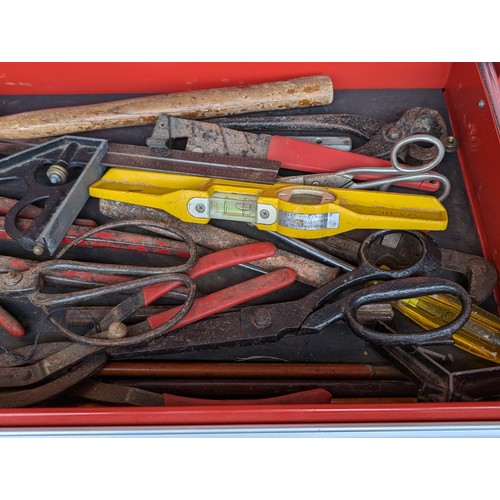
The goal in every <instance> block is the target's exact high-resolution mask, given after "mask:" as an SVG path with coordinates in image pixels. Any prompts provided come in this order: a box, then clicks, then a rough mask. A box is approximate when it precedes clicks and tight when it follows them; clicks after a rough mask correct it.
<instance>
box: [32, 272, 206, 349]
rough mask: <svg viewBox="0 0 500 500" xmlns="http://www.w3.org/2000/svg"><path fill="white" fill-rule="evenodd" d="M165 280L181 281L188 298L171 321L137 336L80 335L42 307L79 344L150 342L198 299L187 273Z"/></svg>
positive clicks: (171, 276) (175, 321) (176, 322)
mask: <svg viewBox="0 0 500 500" xmlns="http://www.w3.org/2000/svg"><path fill="white" fill-rule="evenodd" d="M163 280H164V281H179V282H181V283H183V284H184V285H185V286H186V287H187V289H188V293H187V297H186V300H185V301H184V303H183V304H182V306H181V308H180V309H179V311H178V312H177V313H176V314H175V315H174V316H173V317H172V318H171V319H170V320H169V321H167V322H165V323H164V324H162V325H161V326H159V327H157V328H154V329H152V330H150V331H148V332H146V333H143V334H142V335H137V336H136V337H124V338H121V339H117V340H110V339H101V338H92V337H85V336H83V335H79V334H77V333H75V332H72V331H71V330H69V329H68V328H66V327H65V326H64V325H63V324H61V323H60V322H59V321H57V320H56V319H55V318H54V317H53V316H52V315H51V313H50V311H49V310H48V308H47V307H46V306H45V305H43V306H41V309H42V310H43V312H44V313H45V314H46V315H47V319H48V320H49V321H50V322H51V323H52V325H53V326H54V327H55V328H56V329H57V330H58V331H59V332H60V333H62V334H63V335H64V336H65V337H67V338H69V339H71V340H73V341H74V342H77V343H79V344H86V345H91V346H95V347H102V348H106V347H121V346H130V345H137V344H142V343H143V342H148V341H150V340H153V339H156V338H158V337H160V336H161V335H164V334H165V333H166V332H167V331H168V330H170V329H171V328H173V327H174V326H176V325H177V324H178V323H179V322H180V321H182V320H183V319H184V317H185V316H186V315H187V314H188V313H189V311H190V310H191V308H192V306H193V304H194V301H195V300H196V284H195V283H194V281H193V280H192V279H191V278H190V277H189V276H188V275H187V274H170V275H164V276H163Z"/></svg>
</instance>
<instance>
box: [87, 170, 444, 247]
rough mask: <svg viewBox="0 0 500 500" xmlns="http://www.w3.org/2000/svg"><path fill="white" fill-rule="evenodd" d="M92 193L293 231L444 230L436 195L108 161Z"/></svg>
mask: <svg viewBox="0 0 500 500" xmlns="http://www.w3.org/2000/svg"><path fill="white" fill-rule="evenodd" d="M89 192H90V195H91V196H93V197H96V198H105V199H108V200H115V201H121V202H125V203H131V204H135V205H142V206H147V207H151V208H158V209H161V210H165V211H166V212H168V213H170V214H171V215H174V216H175V217H178V218H179V219H181V220H183V221H185V222H194V223H198V224H206V223H208V222H209V221H210V219H212V218H213V219H227V220H235V221H243V222H250V223H253V224H255V225H256V226H257V227H258V228H259V229H263V230H271V231H275V232H278V233H281V234H284V235H286V236H291V237H296V238H305V239H310V238H322V237H325V236H330V235H334V234H339V233H342V232H346V231H350V230H352V229H409V230H430V231H442V230H444V229H446V227H447V224H448V216H447V213H446V210H445V208H444V207H443V206H442V205H441V203H440V202H439V201H438V200H437V198H435V197H434V196H425V195H409V194H400V193H386V192H380V191H357V190H350V189H332V188H325V187H316V186H301V185H296V184H279V183H278V184H274V185H268V184H256V183H251V182H241V181H230V180H222V179H212V178H209V177H196V176H188V175H180V174H169V173H164V172H150V171H147V172H145V171H139V170H128V169H120V168H112V169H109V170H108V171H107V173H106V174H105V175H104V176H103V177H102V178H101V179H100V180H99V181H97V182H96V183H95V184H93V185H92V186H91V187H90V190H89Z"/></svg>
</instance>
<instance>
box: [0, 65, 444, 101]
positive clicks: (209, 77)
mask: <svg viewBox="0 0 500 500" xmlns="http://www.w3.org/2000/svg"><path fill="white" fill-rule="evenodd" d="M451 67H452V64H451V63H445V62H443V63H441V62H439V63H427V62H412V63H347V62H342V63H327V62H321V63H310V62H299V63H268V62H263V63H257V62H255V63H254V62H252V63H220V62H219V63H217V62H214V63H208V62H197V63H182V62H181V63H173V62H170V63H146V62H141V63H118V62H110V63H93V62H89V63H56V62H50V63H49V62H34V63H0V94H3V95H17V94H19V95H22V94H25V95H35V94H92V93H101V94H102V93H128V92H134V93H163V92H178V91H183V90H197V89H204V88H211V87H229V86H232V85H248V84H253V83H260V82H265V81H273V80H281V79H287V78H295V77H301V76H305V75H309V74H325V75H328V76H330V77H331V78H332V80H333V84H334V88H335V89H336V90H341V89H370V88H371V89H376V88H394V89H397V88H443V87H444V86H445V83H446V80H447V77H448V74H449V72H450V70H451Z"/></svg>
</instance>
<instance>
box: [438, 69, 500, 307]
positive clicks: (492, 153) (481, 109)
mask: <svg viewBox="0 0 500 500" xmlns="http://www.w3.org/2000/svg"><path fill="white" fill-rule="evenodd" d="M445 97H446V100H447V103H448V109H449V114H450V121H451V125H452V130H453V134H454V135H455V136H456V137H457V138H458V140H459V141H460V146H459V148H458V150H457V154H458V155H459V159H460V165H461V168H462V173H463V177H464V181H465V184H466V186H467V192H468V197H469V202H470V206H471V209H472V213H473V216H474V220H475V222H476V227H477V231H478V234H479V239H480V242H481V246H482V249H483V252H484V256H485V257H486V258H487V259H488V260H490V261H491V262H493V263H494V264H495V266H496V267H497V269H500V232H499V231H498V228H497V226H496V224H495V223H492V221H498V220H499V219H500V203H499V201H498V200H499V197H498V186H499V183H500V169H499V168H498V158H500V136H499V131H498V129H497V127H496V126H495V119H494V116H493V111H492V108H491V106H490V105H489V103H488V97H487V95H486V92H485V89H484V87H483V82H482V78H481V75H480V72H479V69H478V66H477V65H476V64H475V63H455V64H454V65H453V69H452V71H451V73H450V79H449V81H448V84H447V86H446V89H445ZM496 298H497V302H498V300H499V299H500V289H497V291H496Z"/></svg>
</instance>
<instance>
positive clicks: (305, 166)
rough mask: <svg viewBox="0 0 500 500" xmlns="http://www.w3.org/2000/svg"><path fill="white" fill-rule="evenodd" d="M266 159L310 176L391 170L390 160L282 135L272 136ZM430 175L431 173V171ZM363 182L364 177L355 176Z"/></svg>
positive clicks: (430, 184)
mask: <svg viewBox="0 0 500 500" xmlns="http://www.w3.org/2000/svg"><path fill="white" fill-rule="evenodd" d="M267 159H268V160H275V161H279V162H281V166H282V167H283V168H289V169H291V170H299V171H302V172H311V173H317V174H322V173H327V172H338V171H340V170H345V169H348V168H360V167H361V168H362V167H384V168H386V167H390V166H391V162H390V161H389V160H382V159H380V158H374V157H372V156H366V155H360V154H358V153H351V152H350V151H342V150H339V149H334V148H326V147H324V146H321V145H319V144H313V143H310V142H305V141H300V140H298V139H293V138H291V137H284V136H281V135H274V136H272V138H271V140H270V142H269V147H268V149H267ZM429 173H431V172H430V171H429ZM355 177H356V178H357V179H362V178H363V176H362V175H357V176H355ZM382 177H386V176H385V175H382V174H380V175H377V174H375V175H373V174H370V176H369V177H368V176H366V179H365V180H369V179H370V180H371V179H380V178H382ZM394 185H395V186H396V185H397V186H404V187H408V188H412V189H420V190H424V191H436V190H437V189H439V186H440V183H439V182H436V181H418V182H404V183H403V182H400V183H394Z"/></svg>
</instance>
